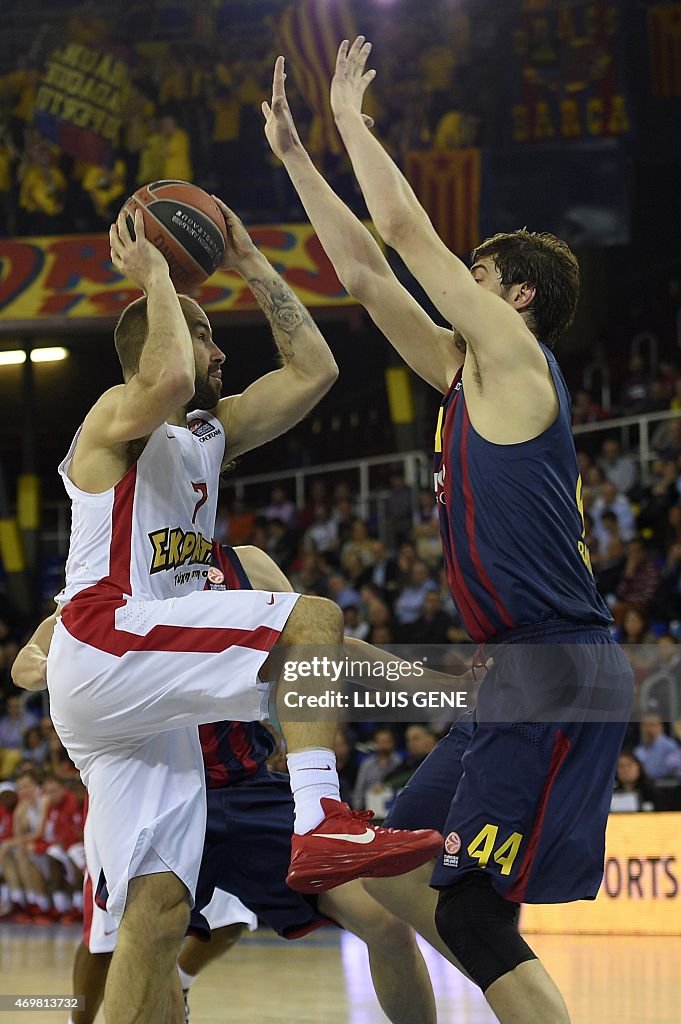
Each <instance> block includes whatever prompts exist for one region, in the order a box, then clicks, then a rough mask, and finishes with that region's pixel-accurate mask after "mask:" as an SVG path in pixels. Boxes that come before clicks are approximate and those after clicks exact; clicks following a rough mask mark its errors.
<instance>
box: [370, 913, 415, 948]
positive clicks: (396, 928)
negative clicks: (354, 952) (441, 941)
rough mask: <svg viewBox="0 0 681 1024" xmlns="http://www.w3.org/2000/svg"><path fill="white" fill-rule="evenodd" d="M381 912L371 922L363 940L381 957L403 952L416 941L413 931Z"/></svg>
mask: <svg viewBox="0 0 681 1024" xmlns="http://www.w3.org/2000/svg"><path fill="white" fill-rule="evenodd" d="M381 910H382V911H383V912H382V913H381V914H377V915H376V918H375V920H373V921H372V922H371V925H370V927H369V930H368V935H367V937H366V939H365V941H366V943H367V945H368V946H370V947H371V946H375V947H376V949H378V950H380V951H381V953H382V954H383V955H387V954H389V953H391V952H394V953H396V954H397V953H398V952H402V951H404V949H405V947H406V946H409V945H411V943H413V942H415V941H416V939H415V937H414V932H413V929H412V928H410V927H409V925H408V924H405V922H404V921H400V919H399V918H398V917H395V915H394V914H390V913H389V912H388V911H387V910H383V908H381Z"/></svg>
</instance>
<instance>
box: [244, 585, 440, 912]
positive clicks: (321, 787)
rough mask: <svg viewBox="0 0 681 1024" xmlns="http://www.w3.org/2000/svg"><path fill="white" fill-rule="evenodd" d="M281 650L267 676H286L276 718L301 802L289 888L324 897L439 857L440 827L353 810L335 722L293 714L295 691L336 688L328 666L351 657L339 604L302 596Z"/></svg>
mask: <svg viewBox="0 0 681 1024" xmlns="http://www.w3.org/2000/svg"><path fill="white" fill-rule="evenodd" d="M272 597H273V599H274V594H273V595H272ZM278 647H279V649H278V650H277V651H276V653H275V656H274V657H272V656H270V658H269V659H268V661H267V663H266V665H265V667H264V671H263V673H262V675H263V677H264V678H268V676H269V675H271V674H274V673H276V675H277V677H278V678H279V682H278V684H277V691H276V706H277V716H278V718H279V722H280V724H281V728H282V732H283V734H284V739H285V740H286V745H287V748H288V755H287V763H288V770H289V777H290V782H291V790H292V792H293V800H294V804H295V824H294V835H293V841H292V845H291V865H290V868H289V873H288V876H287V878H286V881H287V884H288V885H289V886H290V887H291V888H292V889H296V890H297V891H299V892H324V891H326V890H327V889H332V888H334V887H335V886H337V885H341V884H343V883H344V882H348V881H350V880H352V879H353V878H359V877H367V876H374V875H380V876H384V875H398V874H400V873H401V872H404V871H409V870H410V869H412V868H415V867H418V866H419V865H420V864H422V863H423V862H424V861H425V860H429V859H430V858H431V857H434V856H435V855H436V853H437V852H438V851H439V849H440V847H441V845H442V837H441V836H440V835H439V833H437V832H435V831H434V830H432V829H421V830H419V831H414V832H409V831H400V830H394V829H391V830H387V829H381V828H370V827H369V826H368V825H367V817H368V816H367V815H366V814H365V813H358V812H353V811H351V809H350V808H349V807H348V806H347V804H344V803H342V802H341V800H340V792H339V786H338V774H337V772H336V758H335V754H334V752H333V741H334V737H335V734H336V729H337V721H336V720H335V718H334V720H333V721H330V722H326V721H323V720H322V721H319V720H317V721H304V720H303V721H301V719H304V718H305V717H306V716H305V715H304V714H302V715H301V714H300V711H299V712H298V715H297V716H295V715H292V714H291V708H292V707H293V708H300V706H301V705H300V702H299V700H297V699H296V700H294V701H293V702H292V703H288V702H287V697H288V695H289V694H291V695H296V696H299V695H301V694H303V695H304V694H318V693H320V692H321V691H322V690H323V689H325V688H326V689H328V688H329V687H331V686H333V685H337V679H334V676H333V670H332V668H331V667H330V666H329V662H330V661H331V662H333V661H335V662H342V661H343V660H344V653H343V617H342V612H341V611H340V609H339V608H338V606H337V605H335V604H334V603H333V602H332V601H328V600H326V599H325V598H318V597H301V598H299V600H298V602H297V604H296V606H295V608H294V609H293V611H292V612H291V614H290V616H289V618H288V621H287V623H286V626H285V628H284V630H283V632H282V634H281V637H280V640H279V642H278ZM282 655H283V657H284V659H285V669H284V671H282V665H281V658H282ZM314 659H317V660H316V661H315V660H314ZM310 669H312V671H310ZM308 714H309V712H308ZM369 817H370V815H369ZM327 836H328V838H327Z"/></svg>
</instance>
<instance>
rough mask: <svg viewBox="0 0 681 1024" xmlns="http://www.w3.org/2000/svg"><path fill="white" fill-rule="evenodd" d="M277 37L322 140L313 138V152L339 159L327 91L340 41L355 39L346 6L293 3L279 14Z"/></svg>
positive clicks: (311, 0)
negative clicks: (278, 35)
mask: <svg viewBox="0 0 681 1024" xmlns="http://www.w3.org/2000/svg"><path fill="white" fill-rule="evenodd" d="M279 34H280V38H281V43H282V49H283V52H284V53H285V54H286V57H287V60H288V61H290V67H291V70H292V72H293V74H294V75H295V78H296V82H297V83H298V86H299V88H300V91H301V92H302V94H303V96H304V97H305V99H306V101H307V104H308V106H309V107H310V108H311V110H312V111H313V113H314V114H315V120H316V125H315V126H314V129H315V130H316V131H318V132H319V134H320V135H321V138H319V137H316V138H315V140H314V145H313V147H312V148H313V149H314V150H315V152H327V153H335V154H336V155H338V154H339V153H340V152H341V151H342V147H341V143H340V139H339V137H338V132H337V130H336V125H335V123H334V120H333V114H332V112H331V107H330V105H329V88H330V86H331V78H332V76H333V73H334V70H335V67H336V54H337V52H338V47H339V45H340V43H341V41H342V40H343V39H354V38H355V36H356V35H357V32H356V29H355V23H354V19H353V16H352V13H351V11H350V10H349V8H348V5H347V2H346V0H334V3H320V2H319V0H296V2H295V3H292V4H290V5H289V6H288V7H287V8H286V9H285V11H284V13H283V14H282V16H281V20H280V22H279ZM313 134H314V132H313Z"/></svg>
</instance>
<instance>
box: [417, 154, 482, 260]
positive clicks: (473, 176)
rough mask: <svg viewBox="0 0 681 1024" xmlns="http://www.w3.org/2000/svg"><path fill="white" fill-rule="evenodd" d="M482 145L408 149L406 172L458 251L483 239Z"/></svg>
mask: <svg viewBox="0 0 681 1024" xmlns="http://www.w3.org/2000/svg"><path fill="white" fill-rule="evenodd" d="M481 164H482V155H481V152H480V150H479V149H452V150H446V151H442V150H427V151H420V150H415V151H414V152H411V153H407V166H406V173H407V177H408V179H409V181H410V183H411V186H412V188H413V189H414V192H416V195H417V196H418V197H419V199H420V200H421V202H422V203H423V205H424V207H425V208H426V211H427V212H428V216H429V217H430V219H431V220H432V222H433V224H434V225H435V228H436V230H437V233H438V234H439V235H440V238H442V240H443V242H444V243H445V244H446V245H447V246H448V247H449V248H450V249H451V250H452V252H456V253H466V254H468V253H470V251H471V250H472V249H474V248H475V246H476V245H477V244H478V242H479V241H480V223H479V222H480V215H479V210H480V169H481Z"/></svg>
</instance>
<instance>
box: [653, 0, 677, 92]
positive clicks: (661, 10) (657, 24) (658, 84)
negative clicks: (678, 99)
mask: <svg viewBox="0 0 681 1024" xmlns="http://www.w3.org/2000/svg"><path fill="white" fill-rule="evenodd" d="M648 49H649V53H650V89H651V92H652V94H653V96H656V97H659V98H661V99H667V98H671V97H674V96H681V3H661V4H653V5H652V7H649V8H648Z"/></svg>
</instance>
